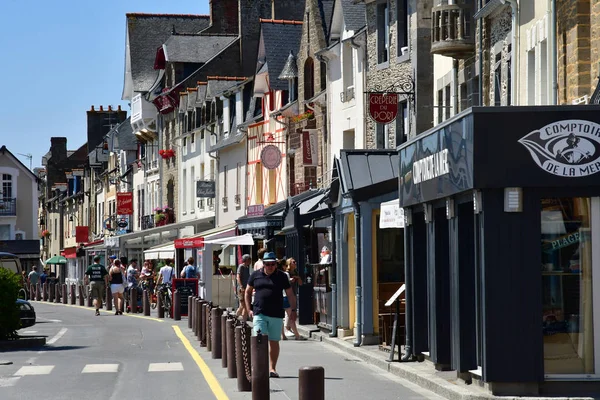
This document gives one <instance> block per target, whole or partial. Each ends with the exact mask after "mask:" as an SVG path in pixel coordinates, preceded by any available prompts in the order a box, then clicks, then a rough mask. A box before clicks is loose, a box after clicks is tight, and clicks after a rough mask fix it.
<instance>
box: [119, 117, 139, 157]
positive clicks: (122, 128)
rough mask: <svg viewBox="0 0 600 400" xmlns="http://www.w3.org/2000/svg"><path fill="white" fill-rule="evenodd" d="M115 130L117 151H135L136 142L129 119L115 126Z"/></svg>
mask: <svg viewBox="0 0 600 400" xmlns="http://www.w3.org/2000/svg"><path fill="white" fill-rule="evenodd" d="M115 130H116V132H117V140H118V141H119V149H121V150H125V151H133V150H137V148H138V140H137V138H136V136H135V135H134V134H133V129H132V127H131V117H129V118H127V119H126V120H125V121H123V122H121V123H120V124H119V125H117V127H116V128H115Z"/></svg>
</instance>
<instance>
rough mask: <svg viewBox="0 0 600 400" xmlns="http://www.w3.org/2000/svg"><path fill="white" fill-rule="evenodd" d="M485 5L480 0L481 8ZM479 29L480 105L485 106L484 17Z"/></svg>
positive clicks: (480, 20) (480, 21)
mask: <svg viewBox="0 0 600 400" xmlns="http://www.w3.org/2000/svg"><path fill="white" fill-rule="evenodd" d="M482 6H483V0H479V8H478V10H481V7H482ZM477 25H478V30H479V68H478V70H479V71H478V72H479V81H478V86H479V87H478V88H477V90H479V106H480V107H481V106H483V18H481V19H479V24H477Z"/></svg>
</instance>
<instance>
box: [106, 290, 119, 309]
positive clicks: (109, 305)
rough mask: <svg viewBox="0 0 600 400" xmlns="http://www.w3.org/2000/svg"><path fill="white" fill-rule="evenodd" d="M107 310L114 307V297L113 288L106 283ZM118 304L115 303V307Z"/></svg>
mask: <svg viewBox="0 0 600 400" xmlns="http://www.w3.org/2000/svg"><path fill="white" fill-rule="evenodd" d="M105 293H106V311H112V309H113V298H112V290H110V285H106V291H105ZM116 307H117V305H116V304H115V308H116Z"/></svg>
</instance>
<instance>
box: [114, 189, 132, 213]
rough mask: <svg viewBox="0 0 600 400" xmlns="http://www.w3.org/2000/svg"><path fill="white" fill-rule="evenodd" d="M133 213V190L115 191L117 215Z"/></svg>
mask: <svg viewBox="0 0 600 400" xmlns="http://www.w3.org/2000/svg"><path fill="white" fill-rule="evenodd" d="M132 214H133V192H120V193H117V215H132Z"/></svg>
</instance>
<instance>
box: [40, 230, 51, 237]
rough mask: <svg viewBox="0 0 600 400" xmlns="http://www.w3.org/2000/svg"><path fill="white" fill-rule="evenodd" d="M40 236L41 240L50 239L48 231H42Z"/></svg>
mask: <svg viewBox="0 0 600 400" xmlns="http://www.w3.org/2000/svg"><path fill="white" fill-rule="evenodd" d="M41 235H42V237H43V238H47V237H50V231H49V230H48V229H44V230H43V231H42V234H41Z"/></svg>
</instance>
